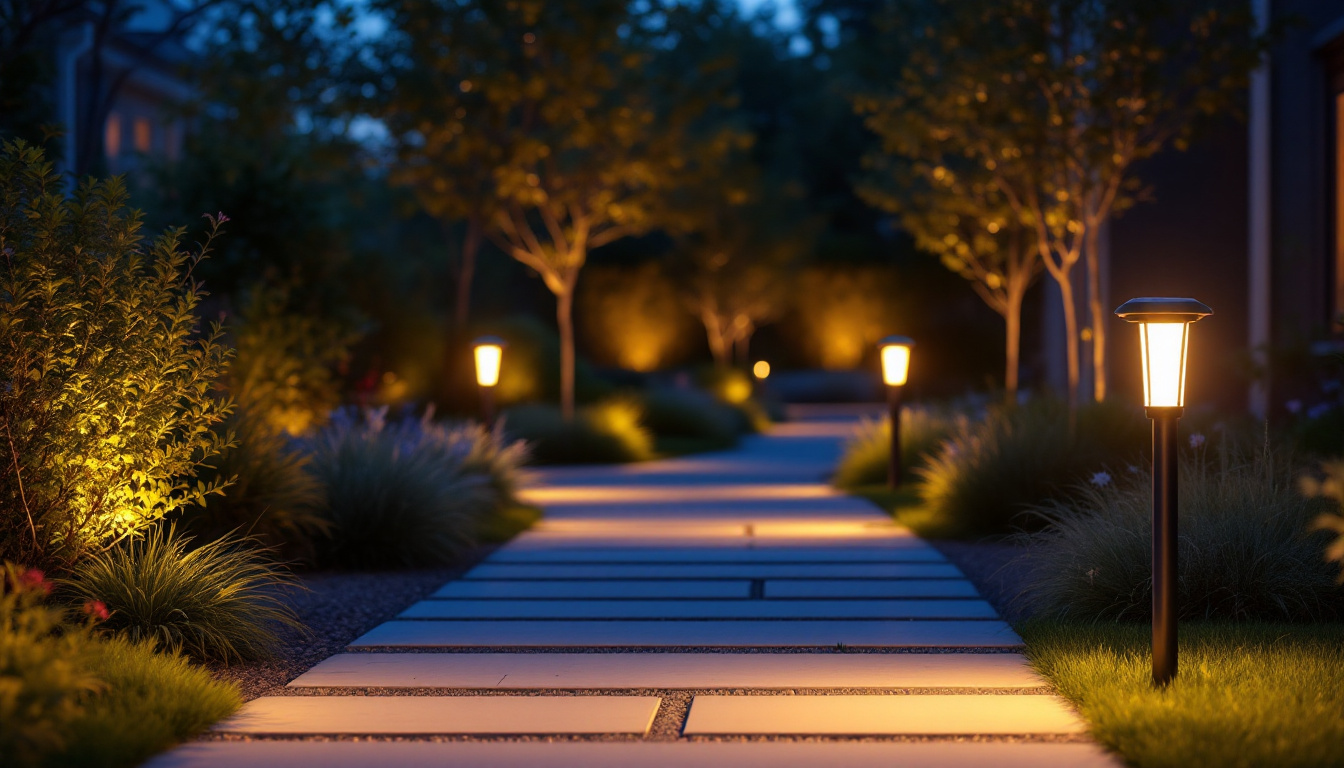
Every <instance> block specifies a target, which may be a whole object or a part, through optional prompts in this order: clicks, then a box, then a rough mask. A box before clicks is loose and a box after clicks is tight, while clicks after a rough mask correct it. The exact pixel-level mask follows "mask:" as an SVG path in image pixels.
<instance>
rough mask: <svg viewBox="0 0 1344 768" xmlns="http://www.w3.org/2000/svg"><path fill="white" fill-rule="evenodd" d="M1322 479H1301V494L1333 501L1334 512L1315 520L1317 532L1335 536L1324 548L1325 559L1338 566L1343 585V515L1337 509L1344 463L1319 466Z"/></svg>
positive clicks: (1343, 495)
mask: <svg viewBox="0 0 1344 768" xmlns="http://www.w3.org/2000/svg"><path fill="white" fill-rule="evenodd" d="M1321 473H1322V474H1323V475H1324V478H1316V477H1310V476H1306V477H1303V478H1302V492H1303V493H1305V494H1306V495H1308V496H1313V497H1315V496H1322V497H1325V498H1327V499H1333V500H1334V502H1335V505H1336V511H1331V512H1322V513H1321V516H1320V517H1318V518H1316V522H1315V524H1314V527H1315V528H1316V529H1317V530H1321V531H1327V532H1331V533H1334V534H1337V536H1336V538H1335V540H1334V541H1333V542H1332V543H1331V544H1330V545H1329V546H1328V547H1326V550H1325V559H1326V560H1328V561H1330V562H1335V563H1339V564H1340V572H1339V581H1340V583H1341V584H1344V514H1341V512H1340V511H1338V507H1339V505H1341V504H1344V461H1328V462H1325V463H1324V464H1322V465H1321Z"/></svg>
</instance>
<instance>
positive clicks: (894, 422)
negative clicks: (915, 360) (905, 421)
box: [878, 336, 915, 490]
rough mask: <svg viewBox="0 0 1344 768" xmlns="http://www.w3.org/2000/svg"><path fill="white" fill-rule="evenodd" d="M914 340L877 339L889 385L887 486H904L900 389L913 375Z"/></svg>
mask: <svg viewBox="0 0 1344 768" xmlns="http://www.w3.org/2000/svg"><path fill="white" fill-rule="evenodd" d="M914 346H915V341H914V339H911V338H910V337H908V336H888V337H887V338H885V339H883V340H882V341H880V342H878V349H880V350H881V352H882V381H883V382H884V383H885V384H886V385H887V410H888V411H889V416H890V418H891V456H890V458H888V460H887V487H888V488H891V489H892V490H895V489H897V488H899V487H901V480H902V479H903V478H902V474H903V473H902V467H901V392H902V390H904V389H905V382H906V380H907V379H908V378H909V375H910V350H911V349H913V348H914Z"/></svg>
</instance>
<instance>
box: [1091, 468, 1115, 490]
mask: <svg viewBox="0 0 1344 768" xmlns="http://www.w3.org/2000/svg"><path fill="white" fill-rule="evenodd" d="M1092 484H1093V485H1095V486H1097V487H1098V488H1101V487H1102V486H1105V485H1110V484H1111V475H1110V473H1109V472H1096V473H1094V474H1093V475H1092Z"/></svg>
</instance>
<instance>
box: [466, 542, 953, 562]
mask: <svg viewBox="0 0 1344 768" xmlns="http://www.w3.org/2000/svg"><path fill="white" fill-rule="evenodd" d="M486 562H487V563H508V564H523V565H541V564H551V563H580V564H591V563H602V564H610V563H669V564H697V563H746V564H754V563H771V564H775V563H790V564H794V563H798V564H801V563H811V564H819V563H866V562H874V563H944V562H947V561H946V559H945V558H944V557H943V556H942V554H941V553H940V552H939V551H938V550H936V549H934V548H933V547H930V546H927V545H923V546H901V547H880V548H879V547H868V548H863V549H859V548H853V549H851V548H846V547H808V548H803V547H788V548H784V547H772V548H769V549H754V548H749V547H741V548H728V547H723V548H716V549H702V548H698V547H661V548H653V547H643V548H635V547H620V548H617V547H593V546H586V547H574V548H567V549H549V550H535V549H531V550H528V549H522V550H514V551H510V550H508V549H505V550H502V551H500V552H497V553H495V554H494V555H491V556H490V557H489V558H487V560H486Z"/></svg>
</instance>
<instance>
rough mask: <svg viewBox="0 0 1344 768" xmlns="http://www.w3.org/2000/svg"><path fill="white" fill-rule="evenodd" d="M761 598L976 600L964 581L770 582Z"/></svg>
mask: <svg viewBox="0 0 1344 768" xmlns="http://www.w3.org/2000/svg"><path fill="white" fill-rule="evenodd" d="M763 592H764V594H763V595H762V596H763V597H765V598H766V599H772V598H814V599H816V598H830V599H835V598H851V599H860V598H863V599H871V598H875V597H886V598H900V597H979V596H980V593H979V591H977V590H976V588H975V585H973V584H971V583H970V582H969V581H965V580H963V579H928V580H920V579H874V580H862V579H821V580H817V581H809V580H807V579H780V580H774V579H771V580H769V581H767V582H765V587H764V590H763Z"/></svg>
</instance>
